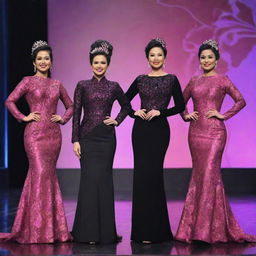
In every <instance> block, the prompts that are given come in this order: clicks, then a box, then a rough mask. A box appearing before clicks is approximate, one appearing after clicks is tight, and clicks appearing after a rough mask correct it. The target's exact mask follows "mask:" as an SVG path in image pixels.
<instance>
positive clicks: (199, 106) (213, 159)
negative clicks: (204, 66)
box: [175, 75, 256, 244]
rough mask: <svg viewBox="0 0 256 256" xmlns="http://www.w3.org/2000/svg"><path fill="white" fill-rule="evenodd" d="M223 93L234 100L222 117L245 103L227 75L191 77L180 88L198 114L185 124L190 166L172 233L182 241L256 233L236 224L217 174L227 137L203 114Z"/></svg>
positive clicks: (239, 239) (244, 236)
mask: <svg viewBox="0 0 256 256" xmlns="http://www.w3.org/2000/svg"><path fill="white" fill-rule="evenodd" d="M226 94H228V95H230V96H231V97H232V98H233V100H234V102H235V104H234V105H233V107H232V108H231V109H230V110H228V111H227V112H226V113H225V114H224V117H225V120H227V119H229V118H230V117H232V116H233V115H235V114H236V113H237V112H239V111H240V110H241V109H242V108H243V107H244V106H245V101H244V99H243V96H242V95H241V93H240V92H239V91H238V90H237V88H236V87H235V86H234V85H233V83H232V82H231V81H230V79H229V78H228V77H227V76H223V75H214V76H208V77H207V76H198V77H194V78H192V79H191V81H190V82H189V84H188V86H187V87H186V89H185V90H184V100H185V103H187V102H188V100H189V99H190V98H192V100H193V104H194V111H198V112H199V114H198V115H199V118H198V120H197V121H191V122H190V127H189V135H188V141H189V147H190V152H191V156H192V163H193V170H192V176H191V180H190V184H189V189H188V193H187V197H186V201H185V206H184V209H183V213H182V217H181V220H180V224H179V227H178V231H177V234H176V237H175V238H176V239H177V240H180V241H183V242H187V243H191V242H192V241H193V240H199V241H204V242H207V243H210V244H212V243H217V242H239V243H242V242H245V241H247V242H256V236H253V235H247V234H245V233H244V232H243V230H242V229H241V228H240V226H239V224H238V223H237V221H236V219H235V217H234V215H233V213H232V211H231V208H230V206H229V203H228V201H227V198H226V196H225V191H224V187H223V183H222V178H221V158H222V154H223V150H224V147H225V143H226V137H227V134H226V128H225V125H224V122H223V121H221V120H219V119H217V118H210V119H207V118H206V113H207V112H208V111H209V110H211V109H216V110H218V111H220V109H221V105H222V102H223V99H224V97H225V95H226ZM185 113H187V112H185ZM185 113H184V114H185Z"/></svg>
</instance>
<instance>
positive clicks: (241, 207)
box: [0, 191, 256, 256]
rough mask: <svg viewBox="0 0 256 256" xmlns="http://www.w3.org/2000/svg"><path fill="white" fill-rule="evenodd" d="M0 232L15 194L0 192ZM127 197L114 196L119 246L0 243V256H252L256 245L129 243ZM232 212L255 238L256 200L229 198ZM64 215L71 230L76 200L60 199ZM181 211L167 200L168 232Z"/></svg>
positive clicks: (13, 207)
mask: <svg viewBox="0 0 256 256" xmlns="http://www.w3.org/2000/svg"><path fill="white" fill-rule="evenodd" d="M0 192H1V193H0V203H1V205H0V207H1V208H0V214H1V215H0V216H1V219H0V232H8V231H10V228H11V225H12V222H13V219H14V217H15V213H16V209H17V203H18V200H19V196H20V192H19V191H0ZM129 198H130V195H128V196H126V195H117V196H116V203H115V208H116V223H117V230H118V234H120V235H122V236H123V240H122V242H120V243H118V244H115V245H95V246H90V245H86V244H78V243H63V244H54V245H52V244H46V245H36V244H34V245H19V244H16V243H0V255H26V256H27V255H141V254H143V255H253V254H254V255H256V243H255V244H251V243H245V244H236V243H228V244H216V245H212V246H211V245H206V244H192V245H187V244H183V243H180V242H176V241H172V242H171V243H162V244H151V245H143V244H139V243H131V242H130V228H131V201H130V199H129ZM230 203H231V206H232V209H233V212H234V214H235V216H236V218H237V220H238V221H239V223H240V225H241V226H242V228H243V229H244V231H245V232H247V233H250V234H256V197H249V196H247V197H235V198H234V197H233V198H230ZM64 205H65V211H66V215H67V220H68V225H69V229H70V230H71V228H72V224H73V219H74V214H75V208H76V200H75V198H74V197H69V198H64ZM182 207H183V200H169V201H168V209H169V217H170V223H171V227H172V231H173V233H174V234H175V232H176V230H177V226H178V221H179V218H180V215H181V211H182Z"/></svg>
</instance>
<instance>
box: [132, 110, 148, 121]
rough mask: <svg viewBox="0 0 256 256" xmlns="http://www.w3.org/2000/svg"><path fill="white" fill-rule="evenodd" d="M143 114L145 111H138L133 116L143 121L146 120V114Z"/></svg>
mask: <svg viewBox="0 0 256 256" xmlns="http://www.w3.org/2000/svg"><path fill="white" fill-rule="evenodd" d="M145 112H146V109H139V110H137V111H135V112H134V115H135V116H138V117H140V118H141V119H143V120H146V118H147V114H146V113H145Z"/></svg>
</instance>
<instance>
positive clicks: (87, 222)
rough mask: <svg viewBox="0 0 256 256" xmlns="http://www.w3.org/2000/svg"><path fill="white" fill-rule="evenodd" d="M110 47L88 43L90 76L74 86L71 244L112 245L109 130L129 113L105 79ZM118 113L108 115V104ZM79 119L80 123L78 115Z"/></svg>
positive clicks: (113, 144) (114, 237)
mask: <svg viewBox="0 0 256 256" xmlns="http://www.w3.org/2000/svg"><path fill="white" fill-rule="evenodd" d="M111 55H112V45H111V44H110V43H109V42H107V41H102V40H98V41H96V42H94V43H93V44H92V45H91V50H90V63H91V66H92V71H93V78H92V79H90V80H83V81H80V82H78V84H77V87H76V89H75V95H74V116H73V131H72V142H73V143H74V152H75V154H76V155H77V156H78V157H79V158H80V164H81V179H80V189H79V195H78V202H77V209H76V216H75V221H74V226H73V231H72V235H73V237H74V241H76V242H87V243H90V244H95V243H112V242H117V241H118V240H120V237H118V236H117V233H116V225H115V212H114V192H113V177H112V164H113V158H114V154H115V149H116V136H115V128H114V126H117V125H119V124H120V123H121V122H122V121H123V119H124V118H125V117H126V115H127V114H128V112H129V111H131V107H130V103H129V101H128V100H127V98H126V97H125V95H124V93H123V91H122V89H121V87H120V86H119V84H118V83H117V82H113V81H109V80H107V79H106V78H105V73H106V70H107V68H108V65H109V63H110V58H111ZM115 100H118V102H119V104H120V105H121V110H120V112H119V114H118V116H117V117H116V119H113V118H111V117H110V113H111V109H112V105H113V102H114V101H115ZM82 109H83V113H84V116H83V120H82V122H81V123H80V119H81V111H82Z"/></svg>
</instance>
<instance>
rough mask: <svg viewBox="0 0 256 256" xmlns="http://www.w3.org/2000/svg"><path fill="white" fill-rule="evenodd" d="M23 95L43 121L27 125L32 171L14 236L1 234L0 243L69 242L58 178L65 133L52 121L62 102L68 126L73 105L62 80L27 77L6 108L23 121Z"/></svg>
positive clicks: (25, 186) (27, 142)
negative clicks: (57, 163) (19, 107)
mask: <svg viewBox="0 0 256 256" xmlns="http://www.w3.org/2000/svg"><path fill="white" fill-rule="evenodd" d="M22 96H24V97H25V99H26V100H27V102H28V104H29V107H30V112H34V111H36V112H39V113H40V116H41V120H40V121H39V122H35V121H33V122H29V123H27V125H26V128H25V133H24V144H25V150H26V153H27V157H28V160H29V170H28V173H27V177H26V180H25V184H24V187H23V190H22V194H21V198H20V202H19V206H18V210H17V214H16V217H15V221H14V224H13V227H12V230H11V233H0V241H16V242H19V243H53V242H65V241H69V240H71V236H70V233H69V232H68V228H67V222H66V218H65V213H64V208H63V203H62V197H61V192H60V188H59V184H58V180H57V175H56V162H57V159H58V156H59V152H60V148H61V141H62V139H61V130H60V124H59V123H53V122H51V120H50V118H51V116H52V115H53V114H56V111H57V104H58V101H59V99H60V100H61V101H62V102H63V103H64V105H65V107H66V112H65V114H64V115H63V117H62V119H63V121H64V123H66V122H67V121H68V120H69V119H70V118H71V116H72V114H73V103H72V101H71V99H70V98H69V96H68V94H67V92H66V90H65V89H64V87H63V86H62V84H61V83H60V82H59V81H58V80H54V79H51V78H43V77H38V76H27V77H24V78H23V79H22V81H21V82H20V83H19V84H18V85H17V86H16V88H15V89H14V90H13V92H12V93H11V94H10V95H9V97H8V98H7V100H6V107H7V108H8V110H9V111H10V112H11V114H12V115H13V116H14V117H15V118H16V119H17V120H18V121H22V119H23V117H24V115H23V114H22V113H21V112H20V111H19V110H18V108H17V107H16V105H15V102H16V101H18V99H19V98H21V97H22ZM18 153H19V152H17V154H18Z"/></svg>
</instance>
